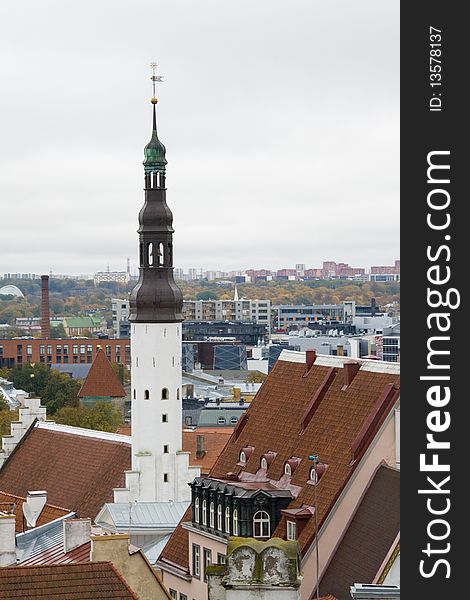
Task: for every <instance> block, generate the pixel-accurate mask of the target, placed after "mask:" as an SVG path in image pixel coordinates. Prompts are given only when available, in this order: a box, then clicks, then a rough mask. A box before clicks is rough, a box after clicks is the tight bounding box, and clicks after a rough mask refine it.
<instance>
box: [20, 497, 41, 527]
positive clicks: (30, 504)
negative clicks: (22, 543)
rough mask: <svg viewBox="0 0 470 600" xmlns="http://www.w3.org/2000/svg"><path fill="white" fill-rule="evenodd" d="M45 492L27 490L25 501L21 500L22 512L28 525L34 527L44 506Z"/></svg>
mask: <svg viewBox="0 0 470 600" xmlns="http://www.w3.org/2000/svg"><path fill="white" fill-rule="evenodd" d="M46 502H47V492H44V491H37V492H28V495H27V497H26V502H23V514H24V516H25V519H26V523H27V524H28V527H36V521H37V520H38V517H39V515H40V514H41V512H42V509H43V508H44V507H45V506H46Z"/></svg>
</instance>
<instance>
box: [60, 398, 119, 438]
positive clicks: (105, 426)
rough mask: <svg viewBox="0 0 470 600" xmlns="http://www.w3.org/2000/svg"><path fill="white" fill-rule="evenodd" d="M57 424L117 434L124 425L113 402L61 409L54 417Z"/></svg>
mask: <svg viewBox="0 0 470 600" xmlns="http://www.w3.org/2000/svg"><path fill="white" fill-rule="evenodd" d="M54 420H55V421H56V422H57V423H62V424H64V425H73V426H75V427H85V428H86V429H96V430H98V431H109V432H115V431H117V429H118V428H119V427H120V426H121V425H122V424H123V419H122V415H121V412H120V411H119V410H118V409H117V408H116V407H115V406H114V405H113V404H112V403H111V402H97V403H96V404H95V405H94V406H92V407H84V406H77V407H70V406H64V407H63V408H60V409H59V410H58V411H57V413H56V414H55V415H54Z"/></svg>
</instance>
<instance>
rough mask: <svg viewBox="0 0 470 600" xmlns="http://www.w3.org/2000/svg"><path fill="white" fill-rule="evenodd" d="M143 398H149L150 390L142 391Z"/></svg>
mask: <svg viewBox="0 0 470 600" xmlns="http://www.w3.org/2000/svg"><path fill="white" fill-rule="evenodd" d="M144 400H150V392H149V391H148V390H145V391H144Z"/></svg>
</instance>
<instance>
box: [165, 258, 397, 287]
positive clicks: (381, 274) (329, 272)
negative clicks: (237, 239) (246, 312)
mask: <svg viewBox="0 0 470 600" xmlns="http://www.w3.org/2000/svg"><path fill="white" fill-rule="evenodd" d="M175 278H176V279H179V280H184V281H194V280H197V279H203V280H207V281H216V280H221V279H226V280H230V281H232V282H234V283H257V282H260V281H304V280H311V279H318V280H320V279H349V280H353V281H357V282H365V281H377V282H381V281H399V280H400V261H399V260H396V261H395V264H394V265H390V266H371V267H370V272H368V271H367V270H366V269H365V268H364V267H351V265H349V264H348V263H336V262H335V261H331V260H329V261H324V262H323V264H322V266H321V267H319V268H307V267H306V265H305V263H297V264H296V265H295V268H294V269H291V268H283V269H277V270H271V269H245V270H238V271H204V270H203V269H195V268H190V269H188V271H187V272H186V271H184V270H183V269H181V268H179V269H175Z"/></svg>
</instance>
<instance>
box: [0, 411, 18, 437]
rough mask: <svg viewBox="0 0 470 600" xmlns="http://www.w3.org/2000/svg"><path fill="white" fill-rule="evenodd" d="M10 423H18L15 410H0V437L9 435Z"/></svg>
mask: <svg viewBox="0 0 470 600" xmlns="http://www.w3.org/2000/svg"><path fill="white" fill-rule="evenodd" d="M12 421H18V411H17V410H9V409H8V408H6V409H5V410H0V436H2V435H10V432H11V429H10V425H11V422H12Z"/></svg>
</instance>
